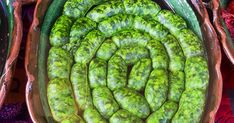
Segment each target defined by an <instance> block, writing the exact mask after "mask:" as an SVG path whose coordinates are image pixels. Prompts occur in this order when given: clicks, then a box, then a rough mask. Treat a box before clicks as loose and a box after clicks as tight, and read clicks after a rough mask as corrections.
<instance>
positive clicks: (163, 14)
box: [156, 10, 187, 35]
mask: <svg viewBox="0 0 234 123" xmlns="http://www.w3.org/2000/svg"><path fill="white" fill-rule="evenodd" d="M156 19H157V20H158V21H159V22H160V23H161V24H163V25H164V26H165V27H167V28H168V29H169V30H170V32H171V33H172V34H173V35H174V34H177V32H178V33H180V32H179V31H180V30H182V29H184V28H187V24H186V22H185V20H184V19H183V18H182V17H180V16H178V15H176V14H174V13H173V12H172V11H169V10H161V11H160V12H159V13H158V15H157V16H156Z"/></svg>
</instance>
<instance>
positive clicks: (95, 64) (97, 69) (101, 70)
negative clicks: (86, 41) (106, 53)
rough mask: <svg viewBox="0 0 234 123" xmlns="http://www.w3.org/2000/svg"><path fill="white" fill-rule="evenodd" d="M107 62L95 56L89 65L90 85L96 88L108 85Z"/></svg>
mask: <svg viewBox="0 0 234 123" xmlns="http://www.w3.org/2000/svg"><path fill="white" fill-rule="evenodd" d="M106 76H107V63H106V61H104V60H102V59H98V58H95V59H93V60H92V61H91V62H90V65H89V83H90V87H91V88H92V89H93V88H96V87H100V86H106V85H107V84H106V83H107V82H106V80H107V78H106Z"/></svg>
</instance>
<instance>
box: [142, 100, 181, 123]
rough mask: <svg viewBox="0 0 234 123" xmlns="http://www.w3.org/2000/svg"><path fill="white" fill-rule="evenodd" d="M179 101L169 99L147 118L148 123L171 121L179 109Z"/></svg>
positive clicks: (167, 122) (168, 122) (166, 122)
mask: <svg viewBox="0 0 234 123" xmlns="http://www.w3.org/2000/svg"><path fill="white" fill-rule="evenodd" d="M177 107H178V105H177V103H175V102H172V101H167V102H165V103H164V104H163V106H162V107H161V108H160V109H159V110H157V111H155V112H154V113H152V114H151V115H150V116H149V117H148V118H147V120H146V122H147V123H170V122H171V119H172V118H173V116H174V115H175V113H176V111H177Z"/></svg>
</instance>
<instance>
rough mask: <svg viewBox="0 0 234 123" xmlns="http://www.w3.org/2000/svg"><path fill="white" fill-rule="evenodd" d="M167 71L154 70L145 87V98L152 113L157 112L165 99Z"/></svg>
mask: <svg viewBox="0 0 234 123" xmlns="http://www.w3.org/2000/svg"><path fill="white" fill-rule="evenodd" d="M167 74H168V73H167V71H166V70H164V69H162V70H160V69H154V70H153V71H152V72H151V74H150V77H149V81H148V83H147V85H146V87H145V98H146V100H147V101H148V103H149V105H150V108H151V110H152V111H156V110H158V109H159V108H160V107H161V106H162V105H163V103H164V102H165V101H166V99H167V93H168V75H167Z"/></svg>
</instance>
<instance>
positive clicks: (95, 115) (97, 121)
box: [84, 107, 107, 123]
mask: <svg viewBox="0 0 234 123" xmlns="http://www.w3.org/2000/svg"><path fill="white" fill-rule="evenodd" d="M84 119H85V121H86V122H87V123H107V122H106V120H105V119H104V118H102V116H101V115H100V114H99V112H98V111H97V110H96V109H95V108H92V107H90V108H87V109H85V111H84Z"/></svg>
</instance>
